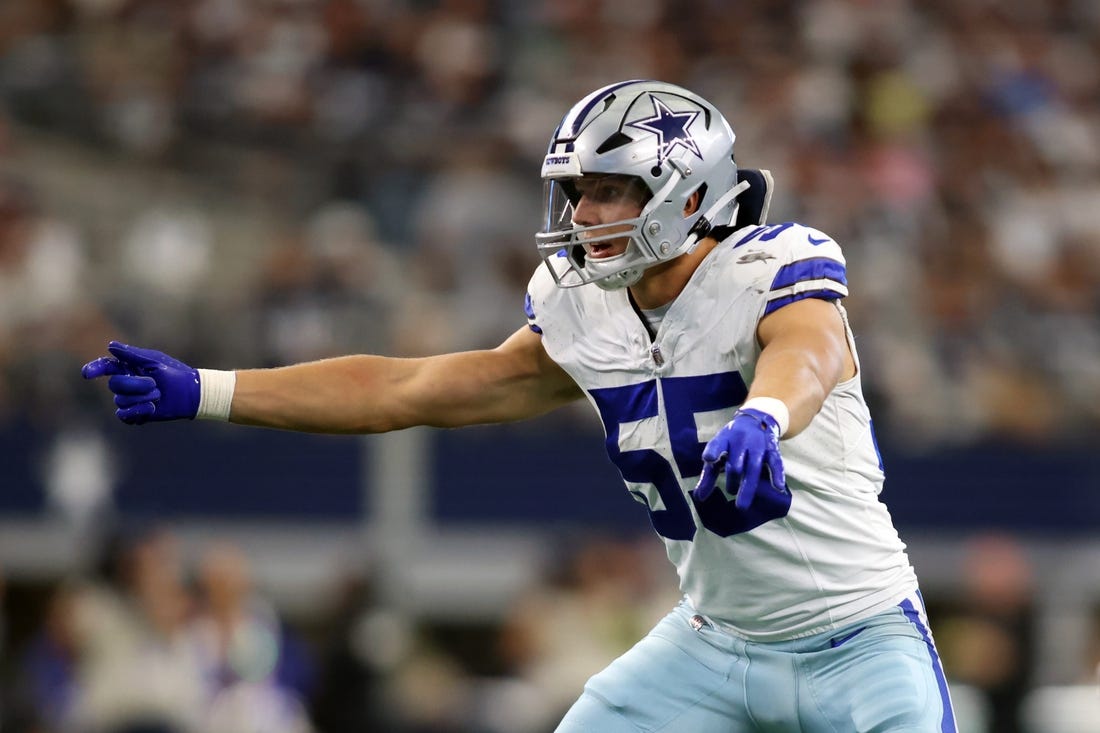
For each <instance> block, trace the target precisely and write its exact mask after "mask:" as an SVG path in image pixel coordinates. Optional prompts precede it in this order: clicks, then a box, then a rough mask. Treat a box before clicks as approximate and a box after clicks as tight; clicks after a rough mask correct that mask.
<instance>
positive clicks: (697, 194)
mask: <svg viewBox="0 0 1100 733" xmlns="http://www.w3.org/2000/svg"><path fill="white" fill-rule="evenodd" d="M706 198H707V184H706V182H705V181H704V182H703V184H702V185H701V186H699V188H697V189H695V190H694V191H692V193H691V195H690V196H688V200H687V201H686V202H685V203H684V216H685V217H688V216H691V215H692V214H694V213H695V212H696V211H698V210H699V209H701V208H703V201H704V200H706ZM688 207H690V209H689V208H688Z"/></svg>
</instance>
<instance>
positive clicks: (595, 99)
mask: <svg viewBox="0 0 1100 733" xmlns="http://www.w3.org/2000/svg"><path fill="white" fill-rule="evenodd" d="M639 81H645V80H644V79H631V80H630V81H621V82H619V83H618V84H612V85H610V86H607V87H604V88H603V89H601V90H599V92H600V93H597V94H594V95H593V96H592V99H590V100H588V104H586V105H584V107H582V108H581V110H580V111H579V112H578V113H577V115H576V116H575V117H573V118H572V119H571V120H569V127H568V128H565V121H566V120H567V119H569V115H568V114H567V115H566V116H565V117H564V118H563V119H562V121H561V124H560V125H558V129H557V130H554V138H553V139H554V140H557V139H558V138H562V137H565V138H572V137H576V136H577V135H579V134H580V132H581V131H580V130H579V129H578V127H577V126H578V125H580V124H581V122H583V121H584V119H585V118H586V117H588V113H589V112H591V111H592V108H593V107H595V106H596V105H597V104H599V103H600V102H602V101H603V100H604V99H606V98H607V96H608V95H609V94H611V93H612V92H614V91H615V90H616V89H621V88H622V87H625V86H627V85H629V84H637V83H638V82H639ZM563 128H565V129H563Z"/></svg>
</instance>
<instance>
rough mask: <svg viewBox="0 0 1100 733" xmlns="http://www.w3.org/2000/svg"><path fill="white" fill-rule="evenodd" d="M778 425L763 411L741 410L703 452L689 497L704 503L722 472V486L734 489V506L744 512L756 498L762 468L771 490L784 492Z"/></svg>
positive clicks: (785, 484)
mask: <svg viewBox="0 0 1100 733" xmlns="http://www.w3.org/2000/svg"><path fill="white" fill-rule="evenodd" d="M779 434H780V428H779V423H778V422H776V419H775V418H774V417H772V416H771V415H769V414H768V413H766V412H764V411H763V410H755V409H751V408H749V409H741V410H738V411H737V414H736V415H734V416H733V419H732V420H730V421H729V422H728V423H726V425H725V426H724V427H723V428H722V429H721V430H719V431H718V433H717V435H715V436H714V437H713V438H711V439H710V442H709V443H707V447H706V448H705V449H703V473H702V474H701V475H700V476H699V482H698V483H697V484H696V485H695V489H694V490H693V491H692V495H693V496H694V497H695V498H696V499H697V500H699V501H705V500H706V499H707V497H709V496H710V495H711V493H712V492H713V491H714V487H715V484H716V483H717V481H718V476H719V475H720V473H721V472H722V471H723V470H725V472H726V486H727V487H729V488H730V489H732V487H734V486H736V487H737V497H736V505H737V508H738V509H747V508H748V507H749V505H750V504H752V500H753V497H755V496H756V489H757V486H758V485H759V483H760V477H761V474H762V473H763V472H764V469H765V468H766V469H767V472H768V474H769V476H770V482H771V485H772V488H774V489H775V490H776V491H780V492H786V491H787V481H786V478H785V476H784V475H783V457H782V456H781V455H780V453H779Z"/></svg>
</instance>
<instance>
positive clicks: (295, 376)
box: [229, 327, 582, 433]
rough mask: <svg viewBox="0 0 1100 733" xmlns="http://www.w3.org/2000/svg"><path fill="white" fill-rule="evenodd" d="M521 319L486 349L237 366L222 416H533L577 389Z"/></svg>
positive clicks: (409, 421) (361, 425)
mask: <svg viewBox="0 0 1100 733" xmlns="http://www.w3.org/2000/svg"><path fill="white" fill-rule="evenodd" d="M581 394H582V393H581V391H580V389H579V388H578V387H577V385H576V383H575V382H573V380H572V379H571V378H570V377H569V375H568V374H566V373H565V372H564V371H563V370H562V369H561V367H559V366H558V365H557V364H555V363H554V362H553V361H552V360H551V359H550V357H549V356H547V354H546V351H545V350H544V349H543V348H542V342H541V337H540V336H538V335H537V334H535V333H533V332H532V331H531V330H530V329H528V328H527V327H523V328H521V329H520V330H518V331H516V332H515V333H514V334H512V336H511V337H509V338H508V340H507V341H505V342H504V343H503V344H501V345H500V346H498V347H497V348H495V349H489V350H482V351H466V352H459V353H454V354H443V355H440V356H430V357H425V358H417V359H397V358H390V357H384V356H369V355H361V356H344V357H339V358H336V359H326V360H323V361H316V362H310V363H305V364H298V365H295V366H288V367H281V368H277V369H255V370H247V371H240V372H237V387H236V391H235V393H234V397H233V404H232V408H231V412H230V416H229V419H230V421H231V422H236V423H242V424H248V425H262V426H266V427H274V428H286V429H290V430H302V431H310V432H326V433H328V432H331V433H381V432H386V431H389V430H399V429H401V428H407V427H411V426H413V425H432V426H436V427H459V426H462V425H475V424H481V423H495V422H509V421H513V420H521V419H523V418H528V417H534V416H535V415H540V414H542V413H545V412H549V411H550V410H553V409H555V408H557V407H561V406H562V405H565V404H567V403H569V402H572V401H573V400H576V399H577V398H579V397H580V396H581Z"/></svg>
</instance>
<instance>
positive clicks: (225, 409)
mask: <svg viewBox="0 0 1100 733" xmlns="http://www.w3.org/2000/svg"><path fill="white" fill-rule="evenodd" d="M198 372H199V411H198V413H196V414H195V417H197V418H200V419H202V420H221V421H222V422H225V421H227V420H229V408H230V407H232V406H233V390H234V389H236V387H237V373H236V372H223V371H221V370H219V369H199V370H198Z"/></svg>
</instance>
